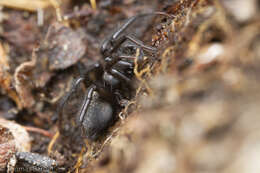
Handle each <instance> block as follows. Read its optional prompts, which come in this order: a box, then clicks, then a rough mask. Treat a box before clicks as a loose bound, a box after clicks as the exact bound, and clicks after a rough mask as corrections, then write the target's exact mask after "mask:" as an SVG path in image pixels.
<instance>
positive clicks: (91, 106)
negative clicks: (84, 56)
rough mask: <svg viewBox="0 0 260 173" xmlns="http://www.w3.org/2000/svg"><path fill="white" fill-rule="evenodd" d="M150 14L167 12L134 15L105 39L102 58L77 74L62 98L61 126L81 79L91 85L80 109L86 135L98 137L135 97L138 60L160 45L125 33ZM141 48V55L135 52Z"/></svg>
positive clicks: (139, 61)
mask: <svg viewBox="0 0 260 173" xmlns="http://www.w3.org/2000/svg"><path fill="white" fill-rule="evenodd" d="M148 15H164V16H167V17H172V16H170V15H168V14H166V13H163V12H154V13H145V14H140V15H137V16H133V17H131V18H129V19H128V20H126V22H125V23H124V24H123V25H122V26H121V27H120V28H119V29H118V30H117V31H116V32H114V33H113V34H112V35H111V36H109V37H108V38H107V39H105V40H104V42H103V43H102V45H101V48H100V52H101V54H102V56H103V59H102V61H100V62H97V63H96V64H94V65H92V66H90V67H88V68H87V70H86V71H85V72H84V73H83V74H81V76H80V77H79V78H77V79H76V80H75V82H74V84H73V86H72V88H71V90H70V92H69V93H68V94H67V95H66V96H65V98H64V99H63V101H62V102H61V104H60V106H59V108H58V113H59V122H60V125H59V126H61V119H62V109H63V107H64V104H65V103H66V102H67V100H68V99H69V97H70V96H71V94H72V93H73V92H75V90H76V88H77V87H78V85H79V84H80V83H81V82H84V85H85V86H86V88H87V92H86V93H85V95H84V100H83V103H82V104H81V106H80V109H79V113H78V116H79V123H80V125H81V127H82V130H83V132H84V134H85V136H86V137H87V138H88V139H90V140H96V139H97V138H98V137H99V136H100V135H102V134H103V132H104V131H105V130H106V129H107V128H108V127H109V126H110V125H111V123H113V121H114V120H115V115H114V114H115V110H116V109H117V108H118V107H121V105H120V100H121V99H128V100H129V99H131V97H132V93H133V91H134V85H133V78H134V70H133V69H134V66H135V63H136V62H137V64H143V63H145V61H146V60H145V58H144V55H145V52H150V53H156V51H157V49H156V48H155V47H152V46H148V45H145V44H144V43H143V42H142V41H140V40H138V39H137V38H135V37H133V36H131V35H128V34H124V32H125V30H126V29H127V28H128V27H129V26H130V25H131V24H132V23H133V22H134V21H136V20H137V19H139V18H140V17H144V16H148ZM137 49H139V56H138V57H136V55H135V52H136V50H137Z"/></svg>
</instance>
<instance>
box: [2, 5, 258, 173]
mask: <svg viewBox="0 0 260 173" xmlns="http://www.w3.org/2000/svg"><path fill="white" fill-rule="evenodd" d="M8 2H9V1H8ZM10 2H11V1H10ZM18 2H22V3H18ZM1 3H2V4H1ZM24 3H27V4H28V5H24ZM36 3H38V6H37V5H36V6H35V4H36ZM42 3H44V4H42ZM0 5H3V8H2V9H1V10H0V22H1V24H2V25H0V41H1V43H0V87H1V95H0V102H1V103H3V104H2V105H1V106H0V117H3V118H6V119H12V120H14V121H15V122H12V123H15V125H11V126H14V127H16V125H17V124H21V125H23V126H21V128H22V129H23V131H24V132H25V133H26V137H25V138H26V139H29V137H28V134H27V132H26V131H25V130H27V131H28V132H29V135H30V138H31V139H32V140H31V141H30V140H25V138H24V140H23V141H22V142H19V145H21V146H22V145H26V146H27V149H26V152H27V153H25V154H23V153H22V154H19V153H18V154H15V153H16V152H17V150H18V146H17V145H16V143H18V142H17V141H16V138H17V137H16V135H14V133H15V132H14V131H13V130H11V128H10V127H6V126H5V125H7V124H9V123H11V122H10V121H9V120H3V121H4V123H1V122H2V120H0V133H1V134H0V153H2V154H0V155H1V156H0V169H6V166H8V165H9V167H10V168H15V167H12V166H11V165H12V164H11V163H12V162H13V161H14V160H13V159H14V157H13V156H15V157H16V160H18V161H19V159H20V161H21V160H23V161H24V162H22V164H23V166H24V165H25V167H28V170H30V169H31V168H32V165H31V164H30V163H31V162H32V160H30V159H28V158H36V160H41V158H46V160H47V162H46V163H54V162H55V169H56V168H57V170H60V171H61V172H62V171H65V169H68V170H69V171H70V172H93V173H98V172H99V173H100V172H115V173H117V172H118V173H122V172H136V173H144V172H151V173H153V172H154V173H156V172H164V173H172V172H180V173H182V172H183V173H184V172H220V173H227V172H231V173H232V172H235V173H239V172H252V173H253V172H259V171H260V170H259V166H258V165H259V159H258V155H259V152H260V145H259V133H258V130H259V129H260V126H259V123H258V122H259V118H258V117H259V116H258V115H259V113H260V110H259V108H258V107H259V106H258V105H259V96H260V95H259V94H258V93H259V86H260V81H259V77H258V76H259V73H260V71H259V67H260V37H259V36H260V15H259V2H258V1H256V0H248V1H244V0H230V1H225V0H216V1H209V0H163V1H160V2H158V1H156V0H153V1H151V0H143V1H135V0H122V1H117V0H110V1H107V0H100V1H96V0H90V1H72V0H65V1H58V0H50V1H44V2H43V1H40V0H37V1H35V2H28V1H27V0H19V1H17V2H14V3H12V5H10V4H8V3H7V1H3V2H0ZM48 6H52V7H54V8H47V7H48ZM18 9H20V10H18ZM23 10H25V11H23ZM28 11H30V12H28ZM35 11H37V13H34V12H35ZM153 11H157V12H158V11H160V12H165V13H167V14H169V16H171V17H168V18H167V17H154V18H152V17H151V18H150V19H148V18H147V19H146V18H144V19H143V20H136V22H135V23H134V24H133V26H131V27H129V28H128V29H126V31H125V33H126V34H128V35H131V36H135V37H136V38H138V39H140V40H142V41H143V42H144V43H145V44H146V45H149V46H153V47H154V48H156V51H155V52H154V53H151V55H150V54H149V53H147V54H145V56H143V57H142V58H143V60H144V62H145V63H143V64H141V65H140V64H139V59H137V58H136V57H141V56H140V48H136V45H135V46H133V47H134V48H136V50H127V51H128V52H127V51H126V52H124V48H122V50H121V49H120V50H119V51H122V52H123V53H129V52H130V53H131V57H128V58H132V59H133V58H136V59H135V61H134V62H135V63H134V67H133V71H131V72H133V73H134V75H135V78H136V80H133V81H131V82H132V83H133V85H134V84H135V85H134V87H136V92H135V95H134V98H133V99H132V100H127V99H122V100H120V105H122V107H123V108H122V109H121V108H118V110H115V112H116V113H117V114H116V118H115V119H116V121H115V123H114V124H113V125H111V127H110V128H109V129H108V130H107V131H105V132H104V134H102V135H101V136H100V137H99V138H98V139H97V140H89V139H87V138H86V136H84V134H83V133H82V128H81V126H80V123H79V121H78V117H77V116H78V111H79V108H80V106H81V104H82V100H83V99H84V95H85V93H86V87H85V86H83V85H80V86H79V87H78V88H75V89H74V90H75V92H73V94H72V96H71V98H69V99H67V98H66V96H65V95H66V93H68V92H69V91H70V89H71V88H72V85H71V84H72V81H74V80H73V78H76V77H79V76H80V75H82V74H84V73H85V72H86V71H87V70H89V67H90V65H92V64H94V63H96V62H98V61H101V62H102V63H103V59H101V58H102V55H101V54H100V45H101V43H102V40H104V39H105V38H108V37H109V36H110V35H111V34H112V32H113V31H115V30H116V29H117V28H118V26H120V25H119V24H120V23H122V22H123V21H124V20H125V19H127V18H129V17H131V16H135V15H138V14H140V13H146V12H148V13H149V12H153ZM43 12H44V13H43ZM120 46H122V47H124V46H125V47H127V46H129V45H128V44H127V43H125V44H124V43H122V44H120ZM133 51H135V52H133ZM122 52H121V53H122ZM115 53H118V52H115ZM141 53H142V52H141ZM146 61H147V63H146ZM102 63H101V64H102ZM92 77H93V78H95V77H96V76H95V75H94V76H92ZM90 84H92V83H88V81H85V85H90ZM87 87H88V86H87ZM104 87H105V86H104ZM98 92H100V91H98ZM64 96H65V97H64ZM66 99H67V100H68V102H67V103H66V104H65V106H64V107H63V109H62V110H61V111H62V112H63V114H62V115H60V116H58V115H57V105H58V104H60V103H62V102H63V101H64V100H66ZM58 122H59V123H58ZM58 129H59V130H58ZM15 131H17V132H18V131H19V130H15ZM25 133H23V134H25ZM29 145H31V147H28V146H29ZM6 151H8V152H6ZM9 151H10V152H9ZM31 152H32V153H31ZM35 153H38V154H35ZM14 154H15V155H14ZM24 155H26V157H27V156H28V157H27V158H26V159H22V158H21V157H20V156H24ZM44 155H45V156H44ZM46 155H49V157H47V156H46ZM17 156H19V157H17ZM56 163H57V164H56ZM37 164H39V165H41V167H44V165H45V164H44V163H43V162H41V161H38V162H37ZM51 169H54V167H52V166H50V164H49V166H48V167H47V168H46V170H45V172H46V171H47V172H48V171H50V170H51ZM43 172H44V171H43Z"/></svg>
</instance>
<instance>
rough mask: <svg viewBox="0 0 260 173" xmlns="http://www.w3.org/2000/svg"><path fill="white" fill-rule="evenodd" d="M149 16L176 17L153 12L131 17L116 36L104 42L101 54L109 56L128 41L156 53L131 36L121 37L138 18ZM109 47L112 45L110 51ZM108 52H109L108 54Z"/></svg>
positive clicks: (113, 35) (153, 49)
mask: <svg viewBox="0 0 260 173" xmlns="http://www.w3.org/2000/svg"><path fill="white" fill-rule="evenodd" d="M149 15H163V16H166V17H168V18H173V17H174V16H172V15H169V14H167V13H164V12H152V13H143V14H139V15H136V16H133V17H130V18H129V19H128V20H126V21H125V23H124V24H123V25H122V26H121V27H120V28H119V29H118V30H117V31H116V32H114V34H112V36H110V37H108V38H107V39H106V40H104V42H103V43H102V45H101V49H100V50H101V53H102V54H103V55H105V54H106V55H108V54H111V53H113V52H114V51H115V50H117V49H118V47H120V45H121V44H122V43H123V42H124V41H125V40H126V39H129V40H132V41H133V42H136V43H137V44H138V45H140V46H141V47H143V48H144V49H147V50H150V51H156V50H155V48H153V47H150V46H145V45H144V44H142V43H141V42H140V41H138V40H137V39H135V38H133V37H131V36H129V37H126V36H121V34H122V33H123V32H124V31H125V30H126V29H127V28H128V27H129V26H130V25H131V24H132V23H133V22H134V21H135V20H137V19H138V18H140V17H144V16H149ZM109 45H111V46H112V47H110V48H109V50H107V49H108V47H109ZM106 51H108V52H106Z"/></svg>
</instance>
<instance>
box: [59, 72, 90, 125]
mask: <svg viewBox="0 0 260 173" xmlns="http://www.w3.org/2000/svg"><path fill="white" fill-rule="evenodd" d="M84 79H85V78H84V77H79V78H77V79H75V80H74V82H73V84H72V87H71V89H70V91H69V92H68V93H67V94H66V95H65V96H64V97H63V98H62V100H61V102H60V104H59V105H58V109H57V110H58V116H59V128H61V123H62V122H61V120H62V110H63V108H64V105H65V104H66V103H67V101H68V100H69V98H70V97H71V95H72V94H73V93H74V92H75V91H76V89H77V87H78V86H79V84H80V83H81V82H82V81H83V80H84Z"/></svg>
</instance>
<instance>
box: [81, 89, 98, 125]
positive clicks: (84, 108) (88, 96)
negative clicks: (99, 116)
mask: <svg viewBox="0 0 260 173" xmlns="http://www.w3.org/2000/svg"><path fill="white" fill-rule="evenodd" d="M95 90H96V86H95V85H92V86H91V87H90V88H89V91H88V92H87V93H86V94H85V96H84V101H83V103H82V105H81V107H80V111H79V122H80V123H82V121H83V118H84V116H85V115H86V111H87V110H88V107H89V104H90V101H91V99H92V94H93V92H94V91H95Z"/></svg>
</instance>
